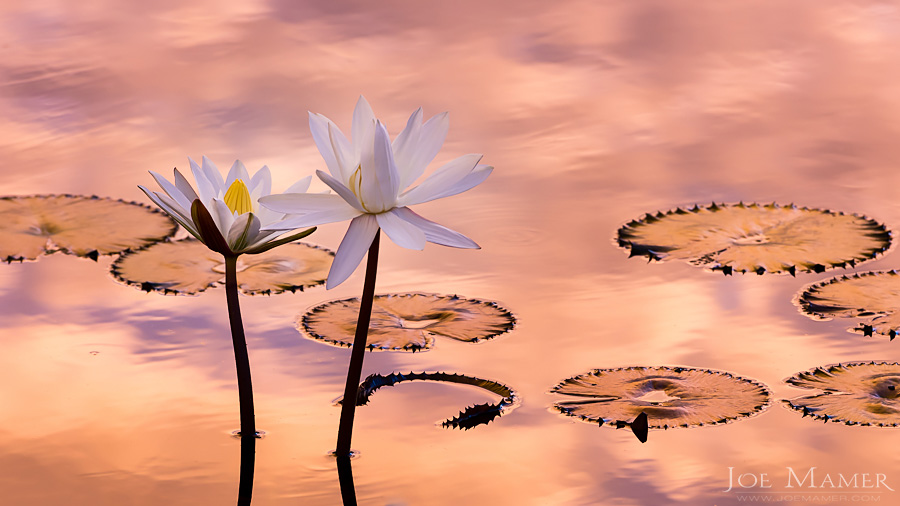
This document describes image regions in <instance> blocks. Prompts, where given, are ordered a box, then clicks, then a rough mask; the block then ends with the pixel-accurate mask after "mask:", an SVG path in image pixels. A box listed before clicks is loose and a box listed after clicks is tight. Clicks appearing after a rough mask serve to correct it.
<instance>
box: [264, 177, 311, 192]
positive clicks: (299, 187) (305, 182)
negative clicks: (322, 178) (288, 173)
mask: <svg viewBox="0 0 900 506" xmlns="http://www.w3.org/2000/svg"><path fill="white" fill-rule="evenodd" d="M311 182H312V176H306V177H305V178H303V179H301V180H299V181H297V182H296V183H294V184H292V185H290V186H288V189H287V190H284V191H283V192H282V193H306V190H309V183H311ZM270 193H271V192H270Z"/></svg>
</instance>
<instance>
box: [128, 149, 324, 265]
mask: <svg viewBox="0 0 900 506" xmlns="http://www.w3.org/2000/svg"><path fill="white" fill-rule="evenodd" d="M188 161H189V162H190V164H191V172H193V174H194V179H195V180H196V181H197V188H198V191H194V188H193V186H191V184H190V183H189V182H188V180H187V179H186V178H185V177H184V176H183V175H182V174H181V172H179V171H178V169H175V183H174V184H173V183H171V182H169V181H168V180H167V179H166V178H164V177H163V176H161V175H159V174H157V173H156V172H153V171H150V174H151V175H153V178H154V179H156V182H157V183H158V184H159V186H160V187H161V188H162V189H163V191H164V192H165V193H158V192H154V191H150V190H148V189H147V188H145V187H143V186H140V185H138V188H140V189H141V191H143V192H144V193H145V194H146V195H147V196H148V197H149V198H150V200H152V201H153V202H154V203H155V204H156V205H158V206H159V207H161V208H162V209H163V210H164V211H165V212H167V213H168V214H169V215H170V216H171V217H172V218H174V219H175V221H177V222H178V223H179V224H181V226H183V227H184V228H185V229H186V230H187V231H188V232H190V234H191V235H193V236H194V237H196V238H197V239H199V240H200V241H202V242H203V243H204V244H206V246H207V247H209V248H210V249H211V250H213V251H216V252H218V253H222V254H223V255H225V256H237V255H240V254H242V253H248V254H255V253H262V252H264V251H268V250H270V249H272V248H274V247H276V246H279V245H281V244H285V243H288V242H291V241H295V240H297V239H300V238H303V237H306V236H307V235H309V234H311V233H312V232H313V231H314V230H315V229H309V230H304V231H303V232H299V233H297V234H293V235H290V236H288V237H284V238H281V239H277V237H278V236H280V235H281V234H283V233H284V231H285V230H292V229H289V228H283V229H280V230H277V231H272V230H262V228H263V227H265V226H268V225H271V224H273V223H277V222H280V221H282V220H283V219H284V214H282V213H277V212H274V211H272V210H270V209H266V208H265V207H261V206H260V205H259V199H260V198H261V197H264V196H266V195H269V194H270V193H271V191H272V174H271V172H269V168H268V167H267V166H265V165H264V166H263V167H262V168H261V169H260V170H258V171H257V172H256V173H255V174H253V176H252V177H251V176H250V174H249V173H248V172H247V169H246V168H245V167H244V164H243V163H241V161H240V160H236V161H235V162H234V164H233V165H232V166H231V170H230V171H228V176H227V177H226V178H225V179H223V178H222V175H221V174H220V173H219V169H217V168H216V166H215V165H214V164H213V163H212V162H211V161H210V160H209V158H207V157H205V156H204V157H203V164H202V165H198V164H197V162H195V161H194V160H192V159H190V158H188ZM311 179H312V178H311V177H309V176H307V177H305V178H303V179H301V180H300V181H297V182H296V183H294V184H293V185H291V187H290V188H288V189H287V190H285V192H286V193H296V192H305V191H306V190H307V189H309V183H310V181H311ZM298 228H299V227H298Z"/></svg>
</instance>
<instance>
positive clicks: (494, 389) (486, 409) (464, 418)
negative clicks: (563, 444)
mask: <svg viewBox="0 0 900 506" xmlns="http://www.w3.org/2000/svg"><path fill="white" fill-rule="evenodd" d="M406 381H440V382H445V383H456V384H459V385H472V386H475V387H478V388H481V389H483V390H487V391H488V392H491V393H494V394H497V395H499V396H500V397H502V399H500V401H499V402H496V403H482V404H475V405H473V406H469V407H466V408H465V409H464V410H463V411H460V413H459V415H458V416H455V417H453V418H449V419H447V420H444V421H443V422H441V426H442V427H445V428H448V427H449V428H454V429H463V430H469V429H471V428H473V427H476V426H478V425H483V424H488V423H490V422H491V421H493V420H494V419H495V418H497V417H498V416H501V415H503V414H506V413H508V412H509V411H511V410H513V409H514V408H515V407H516V406H518V404H519V396H518V394H516V392H515V391H513V390H512V389H511V388H509V387H508V386H506V385H504V384H502V383H498V382H496V381H492V380H486V379H481V378H476V377H474V376H466V375H463V374H455V373H454V374H449V373H444V372H419V373H414V372H409V373H408V374H402V373H391V374H388V375H386V376H385V375H381V374H372V375H370V376H369V377H368V378H366V379H365V381H363V382H362V384H360V385H359V390H357V396H356V405H357V406H363V405H365V404H367V403H368V402H369V399H370V398H371V396H372V394H374V393H375V391H376V390H378V389H379V388H382V387H386V386H394V385H396V384H398V383H403V382H406ZM337 403H338V404H340V403H341V400H339V401H338V402H337Z"/></svg>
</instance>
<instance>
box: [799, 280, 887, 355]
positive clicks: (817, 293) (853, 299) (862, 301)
mask: <svg viewBox="0 0 900 506" xmlns="http://www.w3.org/2000/svg"><path fill="white" fill-rule="evenodd" d="M794 303H795V304H797V305H798V306H800V311H801V312H802V313H803V314H805V315H807V316H809V317H810V318H814V319H817V320H831V319H832V318H858V319H859V320H860V321H859V323H858V324H857V325H856V326H855V327H852V328H850V329H848V330H849V331H851V332H860V333H862V334H864V335H867V336H871V335H872V334H876V333H877V334H881V335H885V336H889V337H890V338H891V340H893V339H894V338H895V337H896V336H897V332H900V313H898V310H900V276H898V275H897V272H896V271H887V272H863V273H858V274H854V275H852V276H839V277H836V278H832V279H829V280H827V281H823V282H821V283H816V284H813V285H810V286H808V287H807V288H805V289H804V290H803V291H802V292H800V294H799V295H797V297H796V298H795V300H794Z"/></svg>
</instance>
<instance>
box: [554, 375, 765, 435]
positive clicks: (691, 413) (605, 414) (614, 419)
mask: <svg viewBox="0 0 900 506" xmlns="http://www.w3.org/2000/svg"><path fill="white" fill-rule="evenodd" d="M551 393H556V394H562V395H568V396H573V397H582V399H578V400H573V401H560V402H557V403H556V404H554V405H553V407H554V408H556V409H557V410H559V411H560V412H561V413H563V414H565V415H568V416H574V417H578V418H581V419H582V420H587V421H591V422H599V423H600V424H601V425H603V424H604V423H610V424H611V425H613V426H624V425H628V424H629V423H630V421H632V420H634V419H636V418H637V417H638V416H639V415H640V414H641V413H644V414H646V415H647V417H648V420H647V425H648V427H649V428H652V429H669V428H674V427H696V426H703V425H715V424H721V423H727V422H730V421H733V420H737V419H739V418H744V417H748V416H751V415H754V414H756V413H759V412H761V411H762V410H763V409H765V408H766V407H768V404H769V397H770V393H769V389H768V388H766V387H765V386H763V385H762V384H760V383H757V382H755V381H753V380H750V379H747V378H742V377H740V376H735V375H733V374H731V373H727V372H719V371H711V370H709V369H693V368H689V367H665V366H662V367H625V368H617V369H595V370H594V371H592V372H589V373H586V374H582V375H580V376H575V377H573V378H569V379H567V380H565V381H563V382H562V383H560V384H559V385H556V386H555V387H553V389H551Z"/></svg>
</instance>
